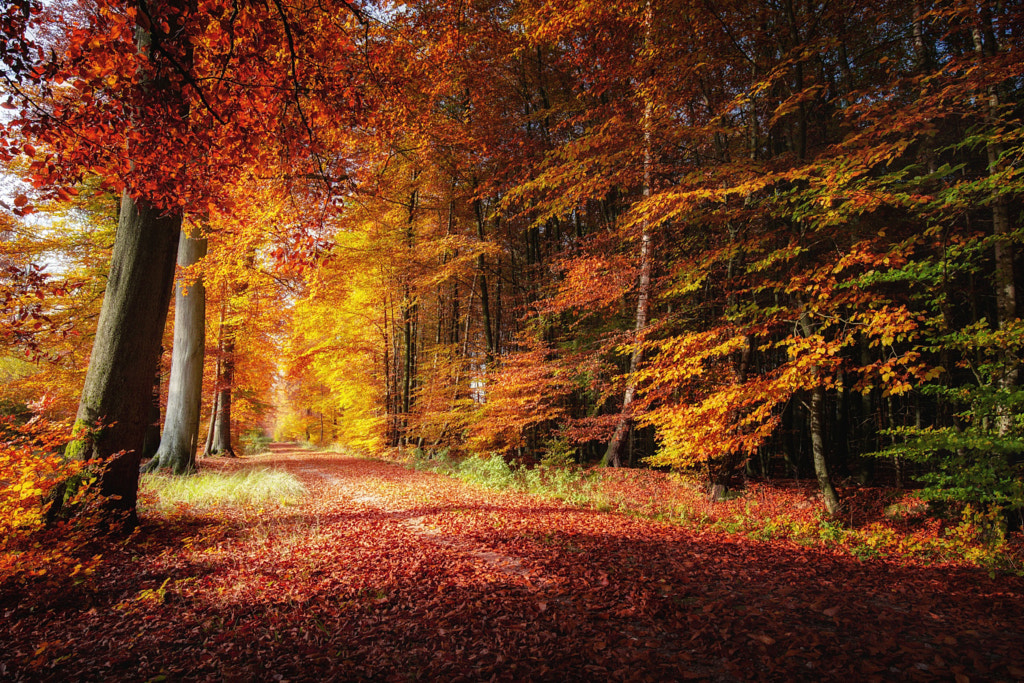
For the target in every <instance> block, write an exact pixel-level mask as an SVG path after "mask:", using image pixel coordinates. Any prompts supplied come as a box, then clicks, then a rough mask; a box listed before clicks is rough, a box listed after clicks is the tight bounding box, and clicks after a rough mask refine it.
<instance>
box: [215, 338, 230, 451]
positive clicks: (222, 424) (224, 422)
mask: <svg viewBox="0 0 1024 683" xmlns="http://www.w3.org/2000/svg"><path fill="white" fill-rule="evenodd" d="M234 352H235V340H234V339H231V338H228V339H227V340H226V341H225V342H224V358H223V361H222V363H221V368H222V375H221V377H220V380H219V382H218V386H219V387H220V390H219V392H218V394H217V424H216V427H215V428H214V431H213V447H212V448H211V449H210V455H220V456H224V457H227V458H234V457H236V455H235V449H234V448H232V447H231V384H232V382H234V375H235V359H234V358H233V355H234Z"/></svg>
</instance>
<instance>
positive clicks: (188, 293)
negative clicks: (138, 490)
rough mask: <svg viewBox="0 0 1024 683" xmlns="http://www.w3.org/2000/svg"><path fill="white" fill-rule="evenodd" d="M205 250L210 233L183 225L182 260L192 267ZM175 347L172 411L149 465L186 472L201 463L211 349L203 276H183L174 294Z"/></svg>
mask: <svg viewBox="0 0 1024 683" xmlns="http://www.w3.org/2000/svg"><path fill="white" fill-rule="evenodd" d="M204 256H206V238H205V237H195V238H194V237H190V236H189V235H188V234H187V233H186V232H185V231H182V233H181V238H180V240H179V242H178V265H179V266H180V267H181V268H188V267H190V266H192V265H194V264H196V263H198V262H199V260H200V259H202V258H203V257H204ZM174 301H175V309H174V349H173V351H172V352H171V379H170V382H169V389H168V394H167V415H166V416H165V418H164V431H163V435H162V436H161V438H160V449H159V450H158V451H157V453H156V455H155V456H153V459H152V460H150V461H149V463H148V464H147V465H146V467H145V471H147V472H153V471H155V470H158V469H166V470H170V471H171V472H173V473H174V474H187V473H190V472H194V471H195V469H196V448H195V447H196V443H195V441H196V434H197V433H198V430H199V411H200V408H201V407H202V400H203V355H204V353H205V350H206V291H205V288H204V287H203V281H202V278H201V277H200V278H198V279H196V280H195V281H194V282H192V283H191V284H188V283H185V282H180V281H179V282H178V284H177V289H176V291H175V295H174Z"/></svg>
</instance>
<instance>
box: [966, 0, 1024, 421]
mask: <svg viewBox="0 0 1024 683" xmlns="http://www.w3.org/2000/svg"><path fill="white" fill-rule="evenodd" d="M981 20H982V23H983V24H984V26H985V28H986V35H984V36H983V35H982V32H981V30H980V29H979V28H974V30H973V31H972V37H973V39H974V49H975V52H976V53H977V56H978V59H979V60H982V59H984V58H985V57H995V56H996V55H997V54H998V51H999V48H998V45H997V44H996V41H995V36H994V35H993V33H992V30H991V22H992V17H991V15H990V12H989V11H988V10H987V8H986V9H983V14H982V17H981ZM986 96H987V105H988V106H987V111H986V112H985V114H986V119H988V123H989V125H990V126H992V128H993V129H995V128H996V127H997V125H998V119H999V107H1000V97H999V90H998V89H997V88H996V87H995V86H989V87H988V91H987V92H986ZM994 134H995V132H994V130H993V135H994ZM985 152H986V155H987V161H988V172H989V175H996V174H998V173H999V172H1000V171H1001V170H1002V165H1003V164H1004V162H1003V161H1002V156H1003V146H1002V144H1000V142H999V141H998V140H989V141H988V143H987V144H986V146H985ZM993 194H994V196H993V198H992V233H993V235H994V236H995V247H994V251H995V253H994V256H995V272H994V274H993V275H994V280H995V282H994V285H995V290H996V292H995V294H996V318H997V321H996V322H997V325H998V327H999V329H1001V330H1002V329H1005V328H1006V326H1007V325H1008V324H1009V323H1010V322H1011V321H1013V320H1016V319H1017V286H1016V279H1015V277H1014V273H1013V260H1014V254H1013V251H1014V250H1013V241H1012V240H1013V238H1012V233H1013V224H1012V223H1013V221H1012V219H1011V217H1010V206H1009V202H1008V200H1007V198H1006V197H1002V196H999V194H998V191H994V192H993ZM1000 360H1001V362H1002V365H1003V367H1002V368H1001V372H1000V373H999V375H998V376H997V377H996V386H997V387H999V388H1000V389H1004V390H1009V389H1012V388H1013V387H1015V386H1016V385H1017V382H1018V379H1019V376H1020V368H1019V367H1018V365H1017V361H1016V359H1015V358H1014V357H1013V354H1011V353H1005V352H1004V353H1003V354H1001V359H1000ZM1013 417H1014V416H1013V415H1012V414H1011V411H1010V409H1009V408H1008V407H1007V406H1005V405H999V406H997V408H996V430H997V431H998V432H999V435H1000V436H1005V435H1006V434H1008V433H1009V431H1010V428H1011V427H1012V426H1013Z"/></svg>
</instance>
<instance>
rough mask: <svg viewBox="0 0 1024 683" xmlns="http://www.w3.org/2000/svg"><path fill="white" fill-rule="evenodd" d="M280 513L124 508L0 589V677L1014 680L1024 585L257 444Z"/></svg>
mask: <svg viewBox="0 0 1024 683" xmlns="http://www.w3.org/2000/svg"><path fill="white" fill-rule="evenodd" d="M204 467H209V468H213V469H219V470H224V471H230V470H234V469H242V468H249V467H261V468H266V467H269V468H278V469H283V470H285V471H288V472H290V473H292V474H294V475H295V476H297V477H298V478H299V479H300V480H301V481H302V482H303V483H304V484H305V486H306V488H307V490H308V493H307V494H306V495H305V496H304V497H303V498H302V499H301V500H300V501H299V502H298V503H297V504H295V505H291V506H278V505H267V506H264V507H263V508H255V509H254V508H253V507H237V506H236V507H230V506H228V507H220V508H212V509H211V508H207V509H203V508H186V507H182V508H181V509H179V510H178V511H176V512H175V513H173V514H162V515H150V516H147V515H146V514H144V516H143V524H142V526H141V527H140V529H139V530H138V531H137V532H135V534H133V536H132V537H131V538H130V539H128V540H127V541H124V542H121V543H118V544H113V545H111V544H107V545H103V546H99V545H97V546H95V547H89V548H83V549H82V550H81V552H82V554H83V557H84V556H85V555H87V554H90V553H95V554H102V556H103V557H102V559H101V560H98V561H97V562H95V563H94V564H93V565H92V566H91V567H89V568H87V569H86V570H83V571H82V572H80V574H79V575H78V576H76V577H74V579H65V580H58V579H57V578H55V577H50V576H46V575H43V576H35V577H28V578H25V577H22V579H20V580H19V582H17V583H10V582H9V583H8V585H0V612H2V615H3V618H2V619H0V679H10V680H53V681H66V680H136V681H159V680H224V681H248V680H293V681H294V680H387V681H392V680H394V681H405V680H446V681H455V680H474V681H475V680H558V681H561V680H606V679H611V680H640V681H644V680H650V681H664V680H685V679H700V680H716V681H732V680H778V681H783V680H787V681H788V680H808V681H811V680H813V681H818V680H837V679H839V680H843V679H845V680H868V681H870V680H879V681H889V680H921V681H930V680H955V681H957V682H958V683H962V682H964V681H980V680H986V681H988V680H1006V681H1010V680H1020V679H1022V678H1024V579H1021V578H1019V577H1014V576H999V577H996V578H991V577H989V576H988V575H987V574H986V573H985V572H983V571H980V570H976V569H970V568H964V567H922V566H916V565H906V564H900V563H897V562H890V561H886V560H873V561H871V562H860V561H858V560H857V559H856V558H854V557H851V556H849V555H843V554H841V553H836V552H829V551H828V550H827V549H822V548H811V547H800V546H797V545H794V544H792V543H784V542H774V541H772V540H767V541H757V540H753V539H750V538H746V537H743V536H738V535H735V534H734V535H729V534H726V533H723V532H722V531H719V530H703V531H701V530H696V529H693V528H687V527H682V526H679V525H673V524H668V523H665V522H659V521H656V520H651V519H645V518H640V517H635V516H628V515H623V514H617V513H611V512H599V511H595V510H587V509H581V508H575V507H572V506H569V505H566V504H562V503H559V502H553V501H551V500H549V499H542V498H538V497H534V496H530V495H526V494H523V493H515V492H495V491H491V490H486V489H482V488H479V487H476V486H472V485H470V484H466V483H464V482H461V481H458V480H454V479H451V478H448V477H443V476H440V475H437V474H434V473H427V472H414V471H410V470H409V469H406V468H403V467H401V466H398V465H394V464H389V463H385V462H380V461H373V460H363V459H357V458H353V457H347V456H343V455H339V454H337V453H313V452H309V451H304V450H301V449H298V448H295V447H292V446H288V445H281V444H275V445H274V446H273V448H272V452H271V453H269V454H266V455H262V456H256V457H248V458H243V459H240V460H233V461H221V460H218V461H212V460H206V461H204Z"/></svg>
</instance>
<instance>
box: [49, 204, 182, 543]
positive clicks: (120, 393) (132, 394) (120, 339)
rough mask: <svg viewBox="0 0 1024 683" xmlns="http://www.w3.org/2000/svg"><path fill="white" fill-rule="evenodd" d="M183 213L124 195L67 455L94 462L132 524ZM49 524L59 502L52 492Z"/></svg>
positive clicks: (115, 507)
mask: <svg viewBox="0 0 1024 683" xmlns="http://www.w3.org/2000/svg"><path fill="white" fill-rule="evenodd" d="M180 230H181V213H180V212H177V211H175V212H174V213H166V214H165V213H163V212H161V211H159V210H157V209H155V208H154V207H152V206H151V205H150V204H149V202H147V201H146V200H145V199H143V198H139V199H134V198H133V197H131V195H129V194H128V193H125V194H124V196H123V197H122V199H121V212H120V218H119V221H118V227H117V234H116V236H115V238H114V250H113V254H112V257H111V263H110V276H109V278H108V281H107V290H106V293H105V294H104V296H103V305H102V307H101V309H100V317H99V323H98V326H97V330H96V338H95V341H94V342H93V348H92V355H91V356H90V358H89V368H88V370H87V372H86V377H85V387H84V388H83V390H82V398H81V401H80V403H79V406H78V415H77V418H76V420H75V429H74V437H75V441H73V442H72V443H71V444H69V446H68V454H69V456H71V457H75V458H78V459H80V460H89V459H96V460H99V461H101V462H102V465H101V466H100V467H99V472H98V474H99V487H98V488H99V491H98V493H99V495H100V496H101V497H102V507H103V508H104V510H105V511H106V512H108V513H112V514H116V515H123V516H124V518H123V522H124V523H125V525H126V526H129V527H130V526H133V525H134V524H135V523H136V521H137V517H136V510H135V505H136V501H137V499H138V488H139V461H140V460H141V456H142V445H143V442H144V439H145V434H146V428H147V426H148V424H149V409H150V406H149V404H150V401H149V400H148V398H149V394H150V392H151V391H152V387H153V375H154V374H156V371H157V364H158V363H159V360H160V345H161V341H162V338H163V331H164V325H165V323H166V322H167V309H168V306H169V304H170V298H171V285H172V283H173V281H174V263H175V256H176V255H177V251H178V234H179V232H180ZM55 494H56V495H55V497H54V501H53V505H52V506H51V508H50V511H49V513H48V514H49V517H50V518H51V519H52V518H53V517H54V516H55V515H56V514H57V513H58V512H59V511H60V508H61V506H62V504H63V498H64V490H63V487H62V490H60V491H57V492H55Z"/></svg>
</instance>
